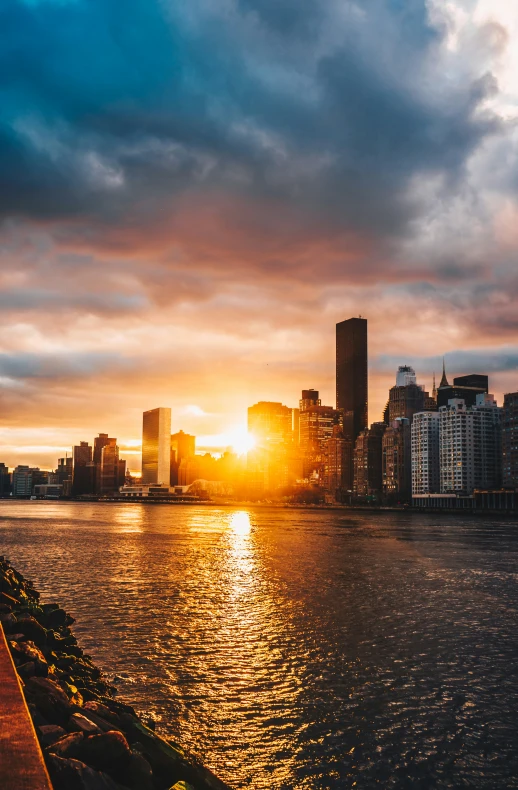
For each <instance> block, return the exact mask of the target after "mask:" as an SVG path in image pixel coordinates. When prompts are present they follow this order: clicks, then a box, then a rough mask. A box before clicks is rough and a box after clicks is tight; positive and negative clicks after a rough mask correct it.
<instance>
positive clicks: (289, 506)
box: [0, 497, 518, 524]
mask: <svg viewBox="0 0 518 790" xmlns="http://www.w3.org/2000/svg"><path fill="white" fill-rule="evenodd" d="M22 502H24V503H28V504H42V503H52V504H59V505H62V504H67V505H69V504H75V505H121V504H122V505H152V506H153V507H156V506H161V507H165V506H167V505H171V506H174V507H179V506H182V505H184V506H186V507H193V506H198V507H229V508H231V507H238V508H260V509H268V508H270V509H274V510H308V511H314V510H317V511H328V510H332V511H337V510H338V511H340V512H342V513H351V514H357V513H366V514H383V513H411V514H415V515H417V514H419V515H430V516H461V517H465V516H475V517H477V518H484V517H487V516H491V517H495V516H498V517H499V518H514V519H515V520H516V521H517V524H518V511H511V510H467V509H466V510H464V509H453V508H452V509H451V510H448V509H445V508H436V509H434V508H430V509H428V508H415V507H411V506H407V507H404V506H379V507H375V506H368V505H367V506H363V505H341V504H339V503H335V504H319V505H311V504H297V503H295V502H251V501H249V500H238V501H232V500H221V501H219V500H200V501H197V502H194V501H189V500H185V501H180V500H167V501H164V500H160V499H154V500H153V499H149V500H144V499H89V500H83V499H14V498H12V497H5V498H2V499H0V506H1V505H2V504H4V503H9V504H14V503H16V504H20V503H22Z"/></svg>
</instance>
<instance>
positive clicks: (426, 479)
mask: <svg viewBox="0 0 518 790" xmlns="http://www.w3.org/2000/svg"><path fill="white" fill-rule="evenodd" d="M439 421H440V415H439V412H438V411H421V412H417V414H414V418H413V420H412V496H418V495H419V494H438V493H439V490H440V474H439Z"/></svg>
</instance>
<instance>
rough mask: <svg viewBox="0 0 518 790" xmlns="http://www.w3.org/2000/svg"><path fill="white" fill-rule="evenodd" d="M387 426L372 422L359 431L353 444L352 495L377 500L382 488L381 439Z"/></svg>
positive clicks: (382, 423)
mask: <svg viewBox="0 0 518 790" xmlns="http://www.w3.org/2000/svg"><path fill="white" fill-rule="evenodd" d="M386 428H387V426H386V425H385V423H384V422H373V423H372V425H371V427H370V428H367V429H366V430H364V431H361V433H360V435H359V436H358V438H357V439H356V444H355V446H354V489H353V490H354V495H355V496H356V497H359V498H361V499H370V500H377V499H379V498H380V496H381V489H382V441H383V435H384V433H385V430H386Z"/></svg>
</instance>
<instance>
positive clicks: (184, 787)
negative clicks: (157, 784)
mask: <svg viewBox="0 0 518 790" xmlns="http://www.w3.org/2000/svg"><path fill="white" fill-rule="evenodd" d="M169 790H194V787H193V786H192V785H190V784H189V782H183V781H182V782H177V783H176V784H175V785H173V786H172V787H170V788H169Z"/></svg>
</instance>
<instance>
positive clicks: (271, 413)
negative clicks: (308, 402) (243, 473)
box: [247, 401, 302, 496]
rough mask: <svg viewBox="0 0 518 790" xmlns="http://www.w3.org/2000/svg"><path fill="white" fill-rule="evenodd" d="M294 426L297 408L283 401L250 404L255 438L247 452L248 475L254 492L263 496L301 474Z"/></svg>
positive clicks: (251, 425) (251, 430)
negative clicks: (284, 403) (292, 407)
mask: <svg viewBox="0 0 518 790" xmlns="http://www.w3.org/2000/svg"><path fill="white" fill-rule="evenodd" d="M297 411H298V410H297ZM294 427H295V424H294V410H293V409H291V408H289V407H288V406H284V405H283V404H282V403H278V402H271V401H261V402H259V403H256V404H255V405H254V406H250V407H249V409H248V432H249V434H251V436H253V438H254V442H255V445H254V447H253V449H252V450H250V452H249V453H248V455H247V479H248V486H249V489H250V492H251V493H252V494H254V495H259V496H260V495H261V494H262V493H264V492H265V491H271V490H274V489H278V488H282V487H283V486H288V485H290V484H291V483H293V482H295V480H296V479H297V478H298V477H300V475H301V471H302V470H301V463H300V452H299V449H298V441H297V437H296V435H295V430H294Z"/></svg>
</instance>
